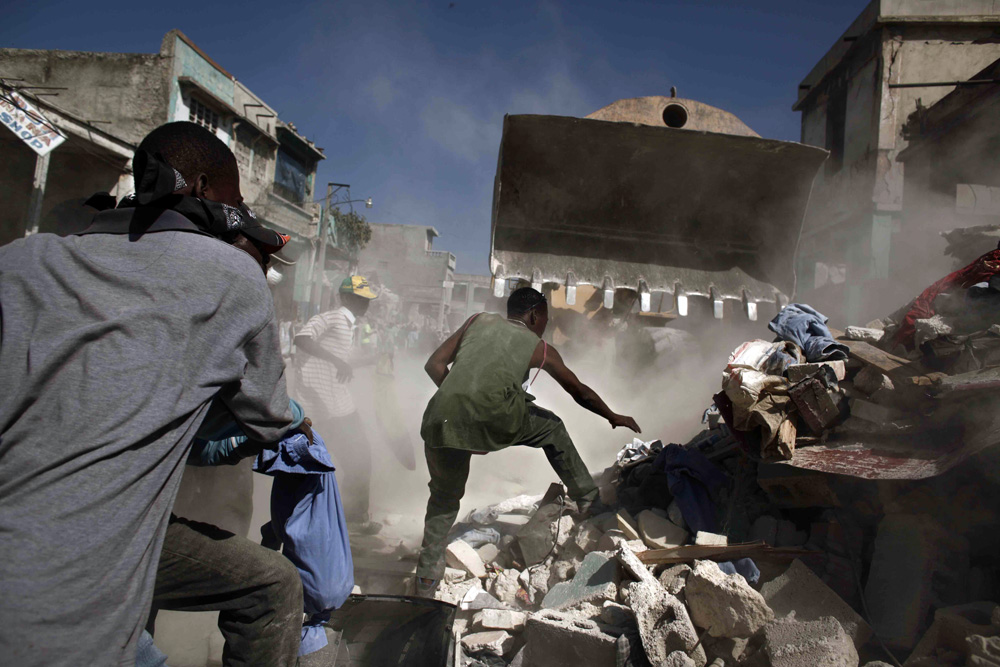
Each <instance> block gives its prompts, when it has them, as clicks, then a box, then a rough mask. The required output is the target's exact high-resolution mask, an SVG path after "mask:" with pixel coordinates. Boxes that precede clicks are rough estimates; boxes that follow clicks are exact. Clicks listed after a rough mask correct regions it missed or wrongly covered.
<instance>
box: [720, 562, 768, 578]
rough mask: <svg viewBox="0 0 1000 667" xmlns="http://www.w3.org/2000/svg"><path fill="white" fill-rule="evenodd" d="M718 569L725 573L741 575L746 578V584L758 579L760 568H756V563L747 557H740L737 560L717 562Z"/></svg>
mask: <svg viewBox="0 0 1000 667" xmlns="http://www.w3.org/2000/svg"><path fill="white" fill-rule="evenodd" d="M719 569H720V570H722V571H723V572H725V573H726V574H738V575H741V576H742V577H743V578H744V579H746V580H747V583H748V584H756V583H757V582H758V581H760V570H758V569H757V564H756V563H754V562H753V561H752V560H750V559H749V558H740V559H739V560H730V561H725V562H722V563H719Z"/></svg>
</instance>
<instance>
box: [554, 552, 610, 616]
mask: <svg viewBox="0 0 1000 667" xmlns="http://www.w3.org/2000/svg"><path fill="white" fill-rule="evenodd" d="M617 579H618V564H617V563H616V562H615V560H614V559H612V558H611V557H609V556H608V555H606V554H603V553H601V552H597V551H595V552H592V553H589V554H587V556H586V558H584V559H583V563H581V564H580V567H579V569H578V570H577V571H576V575H575V576H574V577H573V579H572V580H570V581H565V582H563V583H561V584H556V585H555V586H553V587H552V590H550V591H549V592H548V594H547V595H546V596H545V598H544V599H543V600H542V609H565V608H567V607H573V606H576V605H578V604H580V603H581V602H592V601H595V600H597V601H603V600H614V599H615V598H616V597H617V595H618V582H617Z"/></svg>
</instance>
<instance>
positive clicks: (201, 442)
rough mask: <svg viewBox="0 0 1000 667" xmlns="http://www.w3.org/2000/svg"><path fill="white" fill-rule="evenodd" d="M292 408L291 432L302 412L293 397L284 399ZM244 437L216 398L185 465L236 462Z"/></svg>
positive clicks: (299, 424) (239, 459)
mask: <svg viewBox="0 0 1000 667" xmlns="http://www.w3.org/2000/svg"><path fill="white" fill-rule="evenodd" d="M288 407H289V408H291V410H292V424H291V426H289V427H288V431H289V432H291V431H294V430H295V429H297V428H298V427H299V426H301V425H302V422H303V421H304V420H305V417H306V414H305V411H304V410H303V409H302V406H301V405H299V404H298V403H297V402H296V401H294V400H293V399H288ZM247 440H248V438H247V437H246V436H245V435H243V430H242V429H241V428H240V427H239V424H237V423H236V420H234V419H233V415H232V413H231V412H229V410H228V409H227V408H225V406H224V405H223V404H222V403H221V402H220V401H215V402H213V403H212V407H210V408H209V410H208V415H207V416H206V417H205V421H203V422H202V424H201V427H200V428H199V429H198V432H197V433H196V434H195V439H194V443H193V444H192V445H191V452H190V453H189V454H188V459H187V464H188V465H192V466H217V465H236V464H237V463H239V462H240V461H242V460H243V459H244V458H245V456H244V455H241V453H240V451H239V447H240V445H242V444H243V443H245V442H246V441H247Z"/></svg>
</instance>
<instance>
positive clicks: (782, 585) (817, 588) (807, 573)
mask: <svg viewBox="0 0 1000 667" xmlns="http://www.w3.org/2000/svg"><path fill="white" fill-rule="evenodd" d="M760 592H761V595H762V596H763V597H764V600H765V601H766V602H767V604H768V606H769V607H771V610H772V611H773V612H774V614H775V616H777V617H779V618H780V617H783V616H787V615H788V614H789V613H790V612H793V611H794V612H795V619H796V620H798V621H817V620H819V619H820V618H822V617H824V616H833V617H834V618H836V619H837V621H838V622H839V623H840V625H841V627H843V628H844V631H845V632H846V633H847V634H848V636H850V638H851V640H852V641H854V646H855V647H857V648H861V647H862V646H863V645H864V644H865V642H867V641H868V639H869V638H870V637H871V634H872V629H871V626H869V625H868V623H866V622H865V620H864V619H863V618H861V616H859V615H858V613H857V612H856V611H854V609H852V608H851V606H850V605H849V604H847V603H846V602H844V601H843V599H841V597H840V596H839V595H837V594H836V593H834V592H833V590H832V589H831V588H830V587H829V586H827V585H826V584H825V583H823V581H822V580H821V579H820V578H819V577H817V576H816V575H815V574H814V573H813V571H812V570H810V569H809V568H808V567H807V566H806V565H805V563H803V562H802V561H800V560H796V561H794V562H792V564H791V566H790V567H789V568H788V569H787V570H786V571H785V572H784V574H781V575H779V576H778V577H777V578H775V579H772V580H771V581H769V582H767V583H766V584H764V585H763V586H762V587H761V589H760Z"/></svg>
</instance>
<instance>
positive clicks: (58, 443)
mask: <svg viewBox="0 0 1000 667" xmlns="http://www.w3.org/2000/svg"><path fill="white" fill-rule="evenodd" d="M133 172H134V174H135V183H136V195H135V197H134V198H131V199H129V200H127V201H123V202H122V203H121V204H119V207H118V208H117V209H113V210H106V211H103V212H101V213H98V214H97V216H95V218H94V223H93V224H92V226H91V227H90V228H88V229H87V230H85V232H83V233H81V234H77V235H72V236H67V237H60V236H57V235H55V234H34V235H32V236H29V237H27V238H25V239H20V240H17V241H14V242H13V243H10V244H8V245H6V246H4V247H0V312H2V313H3V320H2V337H0V378H2V387H3V388H2V390H0V460H2V461H3V465H2V466H0V591H2V592H3V593H2V595H0V655H3V656H4V658H3V659H4V661H5V662H6V663H9V664H12V665H19V666H23V667H33V666H36V665H37V666H41V665H45V666H46V667H51V666H53V665H56V666H62V665H65V666H66V667H69V666H73V667H76V666H78V665H133V664H135V652H136V646H137V643H138V640H139V637H140V634H141V631H142V629H143V627H144V626H145V624H146V620H147V616H148V614H149V609H150V602H151V598H152V596H153V588H154V580H155V579H156V576H157V565H158V562H160V553H161V549H162V547H163V545H164V536H165V533H166V532H167V526H168V522H169V517H170V511H171V507H172V506H173V503H174V498H175V496H176V494H177V489H178V486H179V484H180V479H181V474H182V472H183V470H184V465H183V464H184V461H185V459H186V458H187V455H188V452H189V450H190V448H191V442H192V440H193V438H194V436H195V434H196V432H197V431H198V430H199V427H200V426H202V424H203V422H204V421H205V419H206V416H207V415H208V413H209V409H210V406H212V405H216V406H219V409H222V410H224V411H225V412H227V413H228V416H229V418H230V419H234V420H235V421H236V423H237V424H238V425H239V426H240V428H241V429H242V430H243V431H244V432H245V433H246V434H247V435H248V436H250V437H251V438H252V439H253V440H255V441H258V442H260V443H271V442H276V441H277V440H279V439H280V438H282V437H283V436H284V435H285V433H286V432H288V431H289V430H290V427H291V426H292V423H293V418H292V413H291V409H290V403H289V398H288V395H287V393H286V390H285V380H284V366H283V364H282V362H281V356H280V353H279V349H278V331H277V326H276V323H275V319H274V308H273V304H272V301H271V296H270V293H269V292H268V289H267V283H266V280H265V278H264V275H263V271H262V270H261V269H262V266H263V256H264V254H266V253H267V252H270V251H273V250H275V249H276V248H277V247H280V245H282V244H283V243H284V239H283V238H282V237H281V236H280V235H278V234H276V233H274V232H271V231H270V230H267V229H265V228H263V227H262V226H261V225H260V224H259V223H257V222H256V220H254V219H253V217H252V215H251V214H250V212H249V210H248V209H247V208H246V207H245V206H243V198H242V196H241V194H240V187H239V171H238V169H237V165H236V158H235V157H234V156H233V154H232V152H231V151H230V150H229V149H228V147H227V146H226V145H225V144H224V143H223V142H222V141H220V140H219V139H218V138H216V137H215V135H214V134H212V133H211V132H209V131H208V130H206V129H205V128H202V127H200V126H198V125H195V124H194V123H169V124H167V125H164V126H161V127H159V128H157V129H156V130H153V131H152V132H151V133H150V134H149V135H148V136H147V137H146V138H145V139H143V141H142V143H141V144H140V145H139V148H138V150H137V151H136V155H135V158H134V159H133ZM105 199H106V198H105ZM210 529H211V527H205V526H200V525H195V524H189V525H187V526H185V533H186V535H185V536H183V537H182V540H181V542H182V543H183V544H182V546H183V548H184V551H185V552H186V553H188V554H190V553H192V551H196V550H197V549H199V548H203V549H204V553H205V554H206V556H207V557H209V558H210V557H211V556H212V554H216V555H217V554H218V553H219V551H218V550H219V549H222V550H223V551H224V552H225V553H226V554H227V555H228V558H226V559H224V561H223V562H224V563H225V566H226V568H227V569H226V570H225V571H223V570H220V569H219V563H218V561H217V562H216V563H215V570H214V572H212V573H210V574H209V570H210V569H211V568H209V567H205V568H203V570H202V571H203V572H205V573H206V576H208V578H205V579H201V580H200V581H189V583H192V584H196V585H201V586H203V590H202V592H203V593H204V594H205V595H206V597H212V598H213V599H214V601H215V602H218V601H220V600H222V599H223V598H227V599H231V596H232V594H233V593H236V594H237V595H238V594H239V591H236V590H235V589H234V588H232V587H231V588H230V590H228V591H225V592H223V591H220V590H214V589H213V587H214V586H216V585H217V584H218V582H219V581H222V580H225V583H226V584H227V585H229V584H232V583H234V581H235V580H236V579H237V578H239V577H241V576H244V575H245V574H246V573H247V572H248V570H247V568H246V566H245V565H246V562H248V561H247V560H244V556H247V555H248V554H252V557H253V560H254V562H255V563H256V564H257V565H261V564H263V565H264V566H263V567H257V569H255V570H254V572H253V573H251V574H253V575H254V576H256V575H260V578H259V579H258V580H257V582H258V584H257V585H258V586H259V585H264V586H265V587H266V588H267V589H268V590H269V591H277V594H276V595H271V596H268V595H264V596H258V598H257V600H258V601H260V600H261V599H262V598H267V599H266V602H265V603H264V604H262V605H256V606H255V605H248V606H245V607H244V608H242V609H241V610H239V612H238V613H237V616H238V618H237V619H236V622H237V623H238V624H242V628H243V629H242V633H243V634H242V639H243V640H245V641H242V642H237V643H236V644H235V645H234V644H231V643H228V642H227V652H228V653H227V655H226V657H225V662H226V664H237V663H238V664H243V665H251V664H254V665H293V664H294V663H295V660H296V653H297V650H298V641H299V636H300V627H301V618H302V616H301V614H302V597H301V595H302V593H301V583H300V581H299V577H298V573H297V571H296V570H295V567H294V566H293V565H292V564H291V563H290V562H289V561H288V560H287V559H285V558H284V557H283V556H281V555H280V554H277V553H273V552H271V553H270V554H268V553H266V550H264V549H262V548H260V547H256V545H253V544H252V543H250V542H249V541H248V540H245V539H242V538H239V539H234V538H236V536H233V535H232V534H231V533H224V531H211V530H210ZM249 547H255V548H256V549H259V551H252V552H251V551H248V550H249ZM203 564H205V565H207V564H208V563H207V561H205V562H204V563H203ZM223 575H225V576H223ZM237 587H239V584H237ZM244 590H245V587H244ZM258 590H259V589H258ZM213 593H214V595H210V594H213ZM227 596H229V597H227ZM232 629H233V627H232V626H230V627H229V628H227V630H232ZM229 638H230V637H228V636H227V639H229Z"/></svg>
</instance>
